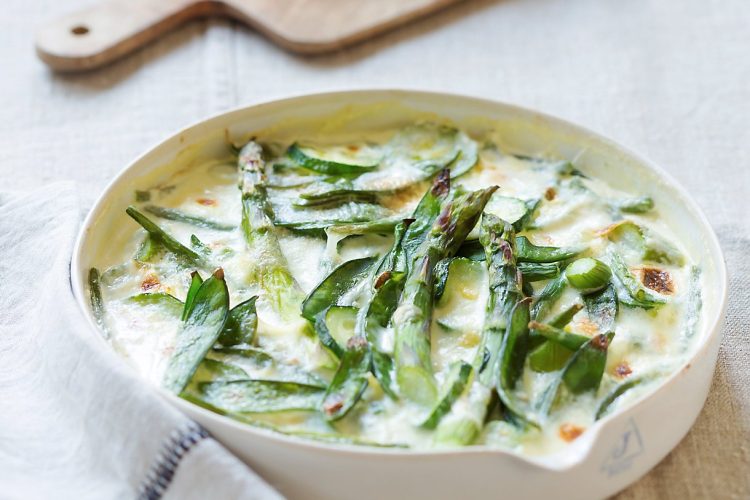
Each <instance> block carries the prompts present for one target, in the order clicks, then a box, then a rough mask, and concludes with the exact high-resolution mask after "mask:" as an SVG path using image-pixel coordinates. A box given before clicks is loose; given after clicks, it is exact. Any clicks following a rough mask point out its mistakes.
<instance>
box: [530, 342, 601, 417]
mask: <svg viewBox="0 0 750 500" xmlns="http://www.w3.org/2000/svg"><path fill="white" fill-rule="evenodd" d="M614 335H615V334H614V332H608V333H603V334H599V335H596V336H594V337H592V338H590V339H589V340H588V341H587V342H586V343H585V344H583V345H582V346H581V347H580V348H579V349H578V350H577V351H576V352H575V353H574V354H573V355H572V356H571V357H570V359H569V360H568V362H567V363H566V364H565V367H564V368H563V369H562V370H561V371H560V373H559V374H558V375H557V376H556V377H555V379H554V380H553V381H552V383H550V385H549V386H547V388H546V389H545V390H544V393H543V394H542V396H541V397H540V399H539V401H538V402H537V408H538V412H539V414H540V415H541V416H546V415H548V414H549V411H550V409H551V408H552V404H553V403H554V402H555V399H556V397H557V393H558V390H559V389H560V385H561V384H562V383H563V382H564V383H565V385H566V386H567V387H568V390H570V391H571V392H572V393H574V394H579V393H582V392H585V391H587V390H595V389H597V388H598V387H599V384H600V383H601V380H602V375H604V368H605V366H606V364H607V348H608V347H609V344H610V343H611V342H612V338H613V337H614Z"/></svg>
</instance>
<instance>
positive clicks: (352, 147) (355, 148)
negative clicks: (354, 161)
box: [346, 144, 359, 152]
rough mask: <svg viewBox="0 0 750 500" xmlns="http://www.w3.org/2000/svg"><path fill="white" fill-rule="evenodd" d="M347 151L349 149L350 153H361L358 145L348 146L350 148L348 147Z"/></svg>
mask: <svg viewBox="0 0 750 500" xmlns="http://www.w3.org/2000/svg"><path fill="white" fill-rule="evenodd" d="M346 149H348V150H349V151H354V152H356V151H359V146H357V145H356V144H349V145H348V146H347V147H346Z"/></svg>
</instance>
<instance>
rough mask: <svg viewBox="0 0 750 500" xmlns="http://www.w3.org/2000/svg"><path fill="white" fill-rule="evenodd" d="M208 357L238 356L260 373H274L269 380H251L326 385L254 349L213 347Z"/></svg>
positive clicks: (313, 385) (321, 387)
mask: <svg viewBox="0 0 750 500" xmlns="http://www.w3.org/2000/svg"><path fill="white" fill-rule="evenodd" d="M210 355H211V356H212V357H213V356H217V355H218V356H229V357H230V360H231V356H239V357H242V358H244V360H246V361H249V362H251V363H252V364H253V365H255V366H257V367H258V368H259V369H261V371H262V373H267V371H270V372H272V373H274V375H273V376H272V377H270V379H269V378H268V377H265V376H259V375H254V376H253V377H252V379H253V380H271V381H277V382H292V383H295V384H302V385H309V386H312V387H317V388H320V389H325V388H326V387H327V386H328V384H327V383H326V382H324V381H323V380H322V379H321V378H319V377H318V376H317V375H314V374H313V373H310V372H308V371H306V370H303V369H301V368H298V367H296V366H293V365H285V364H283V363H281V362H280V361H278V360H277V359H276V358H274V357H273V356H271V355H270V354H268V353H267V352H265V351H263V350H261V349H257V348H254V347H219V346H214V347H213V348H212V349H211V351H210Z"/></svg>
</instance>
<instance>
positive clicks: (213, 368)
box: [185, 358, 249, 393]
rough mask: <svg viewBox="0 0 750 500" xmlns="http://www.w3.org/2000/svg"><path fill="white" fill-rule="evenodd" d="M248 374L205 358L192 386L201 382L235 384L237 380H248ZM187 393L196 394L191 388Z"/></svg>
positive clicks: (240, 369)
mask: <svg viewBox="0 0 750 500" xmlns="http://www.w3.org/2000/svg"><path fill="white" fill-rule="evenodd" d="M248 379H249V377H248V376H247V372H245V370H243V369H242V368H240V367H238V366H234V365H230V364H229V363H224V362H223V361H219V360H217V359H211V358H204V359H203V361H202V362H201V364H200V365H199V366H198V369H197V370H196V371H195V374H194V375H193V378H192V380H191V381H190V382H191V384H198V383H201V382H234V381H236V380H248ZM185 392H191V393H192V392H195V391H194V390H193V389H192V388H191V387H190V386H188V388H187V389H185Z"/></svg>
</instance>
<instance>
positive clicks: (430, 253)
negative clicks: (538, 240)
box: [394, 186, 497, 404]
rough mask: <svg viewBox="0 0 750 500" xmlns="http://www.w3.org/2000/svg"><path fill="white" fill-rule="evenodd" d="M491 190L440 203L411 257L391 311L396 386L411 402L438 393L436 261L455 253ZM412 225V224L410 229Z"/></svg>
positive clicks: (426, 399)
mask: <svg viewBox="0 0 750 500" xmlns="http://www.w3.org/2000/svg"><path fill="white" fill-rule="evenodd" d="M496 189H497V186H493V187H490V188H487V189H483V190H479V191H474V192H471V193H466V194H462V195H459V196H457V197H455V198H454V199H452V200H450V201H448V202H447V203H445V204H444V208H443V209H442V210H441V212H440V215H438V217H437V219H435V222H434V223H433V225H432V227H431V228H430V230H429V232H428V233H427V234H426V236H425V240H424V241H423V242H422V243H421V244H420V245H419V247H418V248H417V249H416V251H415V252H414V254H413V256H412V257H411V258H410V260H411V266H410V267H409V269H408V272H407V277H406V281H405V283H404V293H403V295H402V297H401V301H400V302H399V306H398V308H397V309H396V311H395V312H394V323H395V351H394V353H395V361H396V377H397V380H398V384H399V387H400V390H401V392H402V394H403V395H405V396H406V397H407V398H409V399H410V400H412V401H415V402H420V403H423V404H431V403H432V402H433V401H434V399H435V397H436V393H437V391H436V388H435V382H434V379H433V375H432V363H431V361H430V336H429V329H430V321H431V318H432V301H433V298H432V292H433V284H434V283H433V273H434V268H435V265H436V264H437V263H438V262H439V261H440V260H442V259H444V258H446V257H450V256H452V255H454V254H455V253H456V251H457V250H458V248H459V247H460V246H461V243H463V241H464V239H465V238H466V235H467V234H469V231H471V229H472V228H473V227H474V226H475V225H476V223H477V220H478V219H479V216H480V215H481V212H482V210H483V208H484V206H485V204H486V203H487V200H488V199H489V197H490V196H492V193H494V192H495V190H496ZM415 223H416V222H415ZM412 227H414V224H412V225H411V226H409V230H411V228H412ZM407 236H408V231H407ZM405 238H406V236H405ZM406 243H407V242H406V241H405V243H404V247H405V248H407V247H406ZM407 255H408V253H407Z"/></svg>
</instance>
